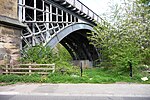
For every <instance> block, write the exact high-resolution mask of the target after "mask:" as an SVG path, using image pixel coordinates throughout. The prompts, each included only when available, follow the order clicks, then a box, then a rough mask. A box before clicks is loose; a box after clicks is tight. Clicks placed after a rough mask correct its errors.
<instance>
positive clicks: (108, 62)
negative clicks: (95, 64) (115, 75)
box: [89, 0, 150, 72]
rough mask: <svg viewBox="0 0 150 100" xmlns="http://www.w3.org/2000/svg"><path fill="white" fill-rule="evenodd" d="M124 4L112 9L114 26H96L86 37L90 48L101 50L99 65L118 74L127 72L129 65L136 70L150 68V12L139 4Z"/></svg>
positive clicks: (136, 2)
mask: <svg viewBox="0 0 150 100" xmlns="http://www.w3.org/2000/svg"><path fill="white" fill-rule="evenodd" d="M127 2H128V3H124V6H115V7H116V8H115V11H113V16H111V17H112V20H113V23H108V22H102V23H98V24H97V26H96V27H95V28H94V31H93V32H92V33H91V37H89V38H90V40H91V41H92V42H91V43H92V44H93V45H95V46H96V47H97V48H101V50H100V51H99V52H100V53H101V54H102V57H101V58H100V59H102V63H101V64H100V65H101V66H106V67H108V68H109V67H113V68H116V69H117V70H118V71H120V72H122V71H123V72H126V71H128V66H129V64H128V62H131V63H132V65H133V67H134V68H135V67H137V66H138V65H139V64H142V63H143V64H149V59H150V52H149V51H150V40H149V39H150V28H149V27H150V14H149V10H150V8H149V7H145V6H143V5H141V3H139V1H138V0H137V1H135V2H131V1H127ZM120 12H122V13H120Z"/></svg>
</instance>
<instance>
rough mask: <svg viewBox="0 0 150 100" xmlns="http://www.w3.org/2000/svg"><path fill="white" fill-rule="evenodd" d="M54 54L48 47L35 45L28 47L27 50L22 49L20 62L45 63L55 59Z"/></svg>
mask: <svg viewBox="0 0 150 100" xmlns="http://www.w3.org/2000/svg"><path fill="white" fill-rule="evenodd" d="M55 57H56V55H55V54H53V53H52V50H51V49H50V47H43V46H41V45H37V46H35V47H31V48H28V50H26V51H23V57H22V58H21V62H23V63H39V64H40V63H41V64H47V63H52V62H54V61H55V59H53V58H55Z"/></svg>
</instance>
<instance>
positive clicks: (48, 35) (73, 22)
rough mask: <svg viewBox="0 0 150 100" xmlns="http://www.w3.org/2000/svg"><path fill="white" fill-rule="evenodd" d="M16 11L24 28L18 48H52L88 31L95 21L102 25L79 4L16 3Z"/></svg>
mask: <svg viewBox="0 0 150 100" xmlns="http://www.w3.org/2000/svg"><path fill="white" fill-rule="evenodd" d="M18 8H19V13H18V14H19V19H20V21H21V22H22V23H24V25H26V29H24V30H23V32H22V37H21V39H22V48H27V47H29V46H35V45H36V44H43V45H45V46H46V45H48V46H51V47H52V48H53V47H54V46H56V44H57V43H58V42H60V41H61V40H62V39H63V38H65V37H66V36H67V35H69V34H71V33H72V32H74V31H76V30H80V29H87V30H92V26H91V25H96V24H95V21H96V22H100V21H103V20H102V19H101V18H100V17H99V16H98V15H97V14H96V13H94V12H93V11H92V10H90V9H89V8H88V7H87V6H85V5H84V4H83V3H81V2H80V1H79V0H19V3H18ZM81 22H84V23H81ZM67 29H68V30H67ZM77 44H79V43H77ZM84 49H85V48H84ZM86 52H88V51H85V50H84V52H83V53H86ZM89 55H90V54H89ZM86 56H87V55H86ZM80 58H81V57H80Z"/></svg>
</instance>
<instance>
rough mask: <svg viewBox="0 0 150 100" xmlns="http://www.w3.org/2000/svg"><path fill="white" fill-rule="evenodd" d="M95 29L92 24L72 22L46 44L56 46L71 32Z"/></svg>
mask: <svg viewBox="0 0 150 100" xmlns="http://www.w3.org/2000/svg"><path fill="white" fill-rule="evenodd" d="M83 29H86V30H90V31H92V30H93V27H92V26H91V25H90V24H87V23H75V24H71V25H70V26H67V27H66V28H64V29H62V30H60V31H59V32H57V33H56V35H55V36H53V37H52V38H51V39H50V40H48V42H47V43H46V44H44V45H45V46H50V47H51V48H54V47H55V46H56V45H57V44H58V43H59V42H60V41H61V40H62V39H63V38H65V37H66V36H67V35H69V34H71V33H72V32H75V31H78V30H83Z"/></svg>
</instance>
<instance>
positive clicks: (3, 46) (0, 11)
mask: <svg viewBox="0 0 150 100" xmlns="http://www.w3.org/2000/svg"><path fill="white" fill-rule="evenodd" d="M17 1H18V0H0V65H5V63H6V62H5V58H6V57H7V58H9V60H10V64H16V63H18V61H17V60H18V58H19V57H20V43H21V39H20V35H21V31H22V29H23V28H25V26H24V25H23V24H22V23H21V22H19V20H18V6H17V5H18V4H17Z"/></svg>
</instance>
